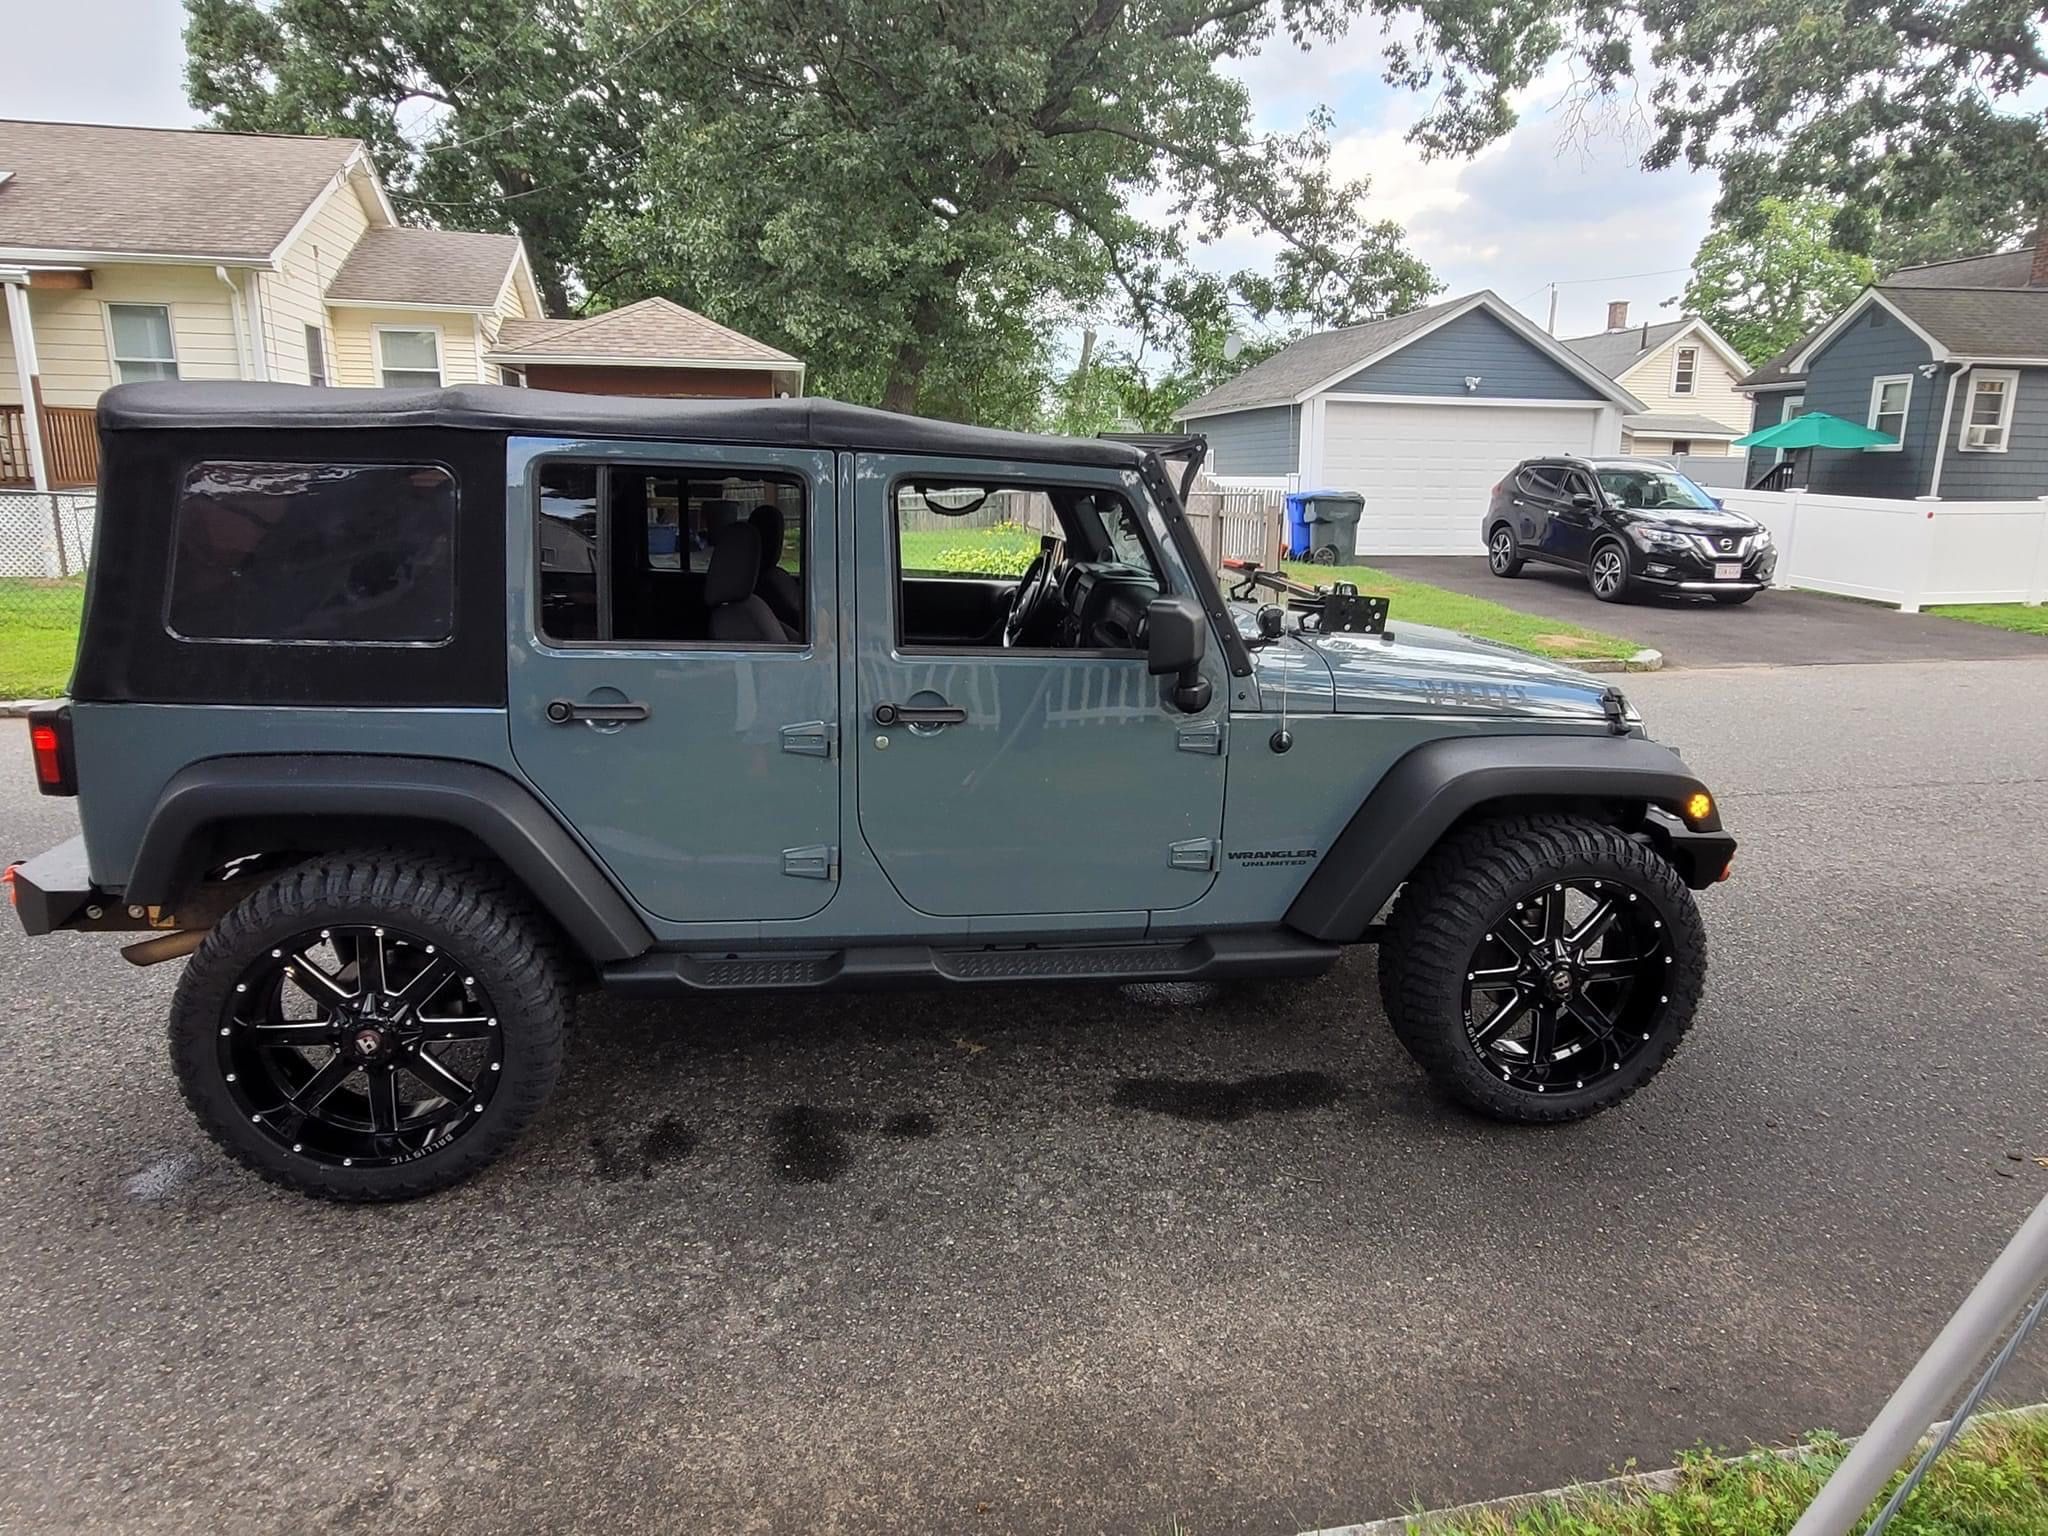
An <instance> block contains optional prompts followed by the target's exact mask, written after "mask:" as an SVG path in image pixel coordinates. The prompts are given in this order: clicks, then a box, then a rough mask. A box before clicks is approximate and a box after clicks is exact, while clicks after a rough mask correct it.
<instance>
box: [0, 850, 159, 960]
mask: <svg viewBox="0 0 2048 1536" xmlns="http://www.w3.org/2000/svg"><path fill="white" fill-rule="evenodd" d="M4 878H5V879H6V882H7V892H8V896H9V897H10V898H11V899H12V901H13V903H14V915H15V916H16V917H18V918H20V919H21V926H22V929H23V931H24V932H26V933H27V934H29V935H30V936H31V937H40V936H41V935H43V934H46V933H56V932H58V931H59V930H62V929H79V930H84V931H90V932H115V931H123V930H133V929H137V928H148V927H150V926H151V924H150V921H149V917H148V915H147V914H146V913H145V914H142V915H139V916H130V915H129V910H128V908H127V906H126V905H125V904H123V902H122V900H121V898H120V897H119V896H118V895H115V894H112V893H110V892H107V891H103V890H101V889H100V888H99V887H98V886H96V885H94V884H93V883H92V873H91V871H90V870H89V869H88V868H87V867H86V862H85V839H84V837H82V836H81V837H74V838H72V839H71V841H70V842H68V843H59V844H58V845H57V846H56V847H54V848H52V849H50V850H49V851H48V852H47V853H39V854H37V855H36V856H35V857H34V858H32V859H28V860H25V861H23V862H22V863H19V864H15V865H11V866H9V868H8V869H7V871H6V875H5V877H4Z"/></svg>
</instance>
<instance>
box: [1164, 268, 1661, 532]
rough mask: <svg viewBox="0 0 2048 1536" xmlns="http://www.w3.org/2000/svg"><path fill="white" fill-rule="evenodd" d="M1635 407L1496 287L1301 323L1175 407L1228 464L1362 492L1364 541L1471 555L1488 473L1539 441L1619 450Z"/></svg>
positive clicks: (1307, 484)
mask: <svg viewBox="0 0 2048 1536" xmlns="http://www.w3.org/2000/svg"><path fill="white" fill-rule="evenodd" d="M1643 410H1644V405H1643V402H1642V401H1641V400H1638V399H1637V398H1636V397H1635V396H1634V395H1632V394H1630V393H1629V392H1628V390H1627V389H1626V388H1624V387H1623V386H1622V385H1621V384H1620V383H1618V382H1617V381H1616V380H1614V379H1611V378H1609V377H1608V376H1607V375H1606V374H1605V373H1603V372H1601V370H1600V369H1599V368H1597V367H1596V366H1594V365H1593V364H1592V363H1590V362H1588V361H1587V360H1586V359H1584V358H1582V357H1580V356H1578V355H1577V354H1576V353H1575V352H1573V351H1572V350H1571V349H1570V348H1569V347H1566V346H1565V345H1564V344H1562V343H1561V342H1559V341H1557V340H1556V339H1555V338H1553V337H1551V336H1548V335H1545V334H1544V332H1543V330H1542V329H1541V328H1540V327H1539V326H1537V325H1535V324H1534V323H1532V322H1531V321H1530V320H1529V319H1528V318H1527V317H1526V316H1524V315H1523V314H1521V313H1520V312H1519V311H1518V310H1516V309H1515V308H1514V307H1513V306H1512V305H1509V304H1507V303H1505V302H1503V301H1502V300H1501V298H1500V297H1499V296H1498V295H1496V294H1493V293H1489V292H1480V293H1473V294H1467V295H1465V296H1464V297H1462V298H1456V299H1447V300H1445V301H1444V302H1443V303H1441V304H1431V305H1427V306H1425V307H1424V308H1421V309H1415V310H1410V311H1409V312H1408V313H1407V314H1405V315H1395V316H1392V317H1390V318H1388V319H1385V320H1375V321H1371V322H1369V323H1368V324H1365V325H1354V326H1348V327H1346V328H1345V329H1343V330H1337V331H1323V332H1320V333H1318V334H1316V335H1313V336H1304V337H1302V338H1301V339H1300V340H1299V341H1297V342H1295V343H1294V344H1293V345H1291V346H1289V347H1287V348H1285V349H1284V350H1282V351H1280V352H1277V353H1275V354H1274V355H1273V356H1271V357H1269V358H1267V359H1266V360H1265V361H1264V362H1262V363H1259V364H1257V365H1255V366H1253V367H1251V368H1247V369H1246V370H1245V371H1244V372H1243V373H1241V374H1239V375H1237V377H1235V378H1233V379H1230V380H1227V381H1226V382H1224V383H1223V384H1221V385H1219V386H1217V387H1216V388H1215V389H1213V390H1211V391H1210V392H1209V393H1208V394H1206V395H1204V396H1202V398H1201V399H1199V400H1196V401H1194V402H1193V403H1192V404H1190V405H1189V406H1188V407H1187V409H1186V411H1184V412H1183V413H1182V416H1183V420H1182V425H1183V427H1184V428H1185V430H1188V431H1191V432H1200V433H1202V434H1203V435H1205V436H1206V437H1207V438H1208V439H1209V454H1210V470H1211V472H1212V473H1213V474H1216V475H1218V476H1221V477H1225V478H1237V477H1257V478H1267V479H1272V480H1275V481H1291V482H1293V483H1294V484H1297V485H1299V486H1301V487H1303V488H1305V489H1323V488H1330V489H1335V490H1347V491H1357V492H1359V493H1361V494H1362V495H1363V496H1364V497H1365V514H1364V516H1363V517H1362V518H1361V519H1360V520H1359V539H1358V549H1359V552H1360V553H1365V554H1475V555H1476V554H1478V553H1480V550H1481V544H1480V538H1479V522H1480V518H1481V516H1482V515H1483V514H1484V512H1485V510H1486V504H1487V499H1488V497H1489V496H1490V495H1491V493H1492V490H1493V486H1494V483H1495V482H1496V481H1498V480H1499V479H1500V478H1501V476H1502V475H1504V474H1506V473H1507V472H1508V471H1509V470H1510V469H1512V468H1513V467H1514V466H1515V465H1516V464H1518V463H1519V462H1521V461H1522V460H1523V459H1526V458H1531V457H1533V456H1535V455H1538V454H1546V453H1603V454H1611V453H1618V452H1619V451H1620V449H1621V441H1622V418H1623V417H1624V416H1625V415H1633V414H1638V413H1640V412H1642V411H1643Z"/></svg>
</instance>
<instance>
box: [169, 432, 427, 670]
mask: <svg viewBox="0 0 2048 1536" xmlns="http://www.w3.org/2000/svg"><path fill="white" fill-rule="evenodd" d="M455 514H456V488H455V477H454V476H453V475H452V474H450V473H449V472H448V470H446V469H445V468H443V467H442V466H440V465H438V464H297V463H256V462H239V461H238V462H228V461H218V460H216V461H210V462H206V463H200V464H195V465H193V466H192V468H191V469H190V470H188V471H187V472H186V475H185V481H184V485H183V488H182V490H181V492H180V494H179V497H178V510H177V527H176V530H175V532H174V534H173V537H172V552H171V582H170V597H169V600H168V602H167V604H166V611H165V622H166V625H167V627H168V628H169V629H170V631H171V633H172V634H174V635H176V636H177V637H178V638H180V639H182V640H247V641H268V642H272V643H278V644H294V643H296V644H328V645H438V644H440V643H442V642H444V641H446V640H447V639H449V637H450V636H452V635H453V634H454V632H455Z"/></svg>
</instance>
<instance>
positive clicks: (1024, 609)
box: [1003, 550, 1052, 649]
mask: <svg viewBox="0 0 2048 1536" xmlns="http://www.w3.org/2000/svg"><path fill="white" fill-rule="evenodd" d="M1051 588H1052V558H1051V557H1050V556H1049V555H1047V554H1046V552H1045V551H1044V550H1040V551H1039V552H1038V555H1037V557H1036V558H1035V559H1033V560H1032V562H1031V564H1030V565H1028V566H1026V567H1025V569H1024V579H1023V580H1022V581H1020V582H1018V583H1017V590H1016V592H1015V594H1014V595H1013V596H1012V597H1011V598H1010V611H1009V614H1008V615H1007V616H1006V617H1005V618H1004V619H1003V646H1004V648H1005V649H1008V648H1010V647H1012V646H1018V645H1022V644H1023V643H1024V637H1025V636H1026V635H1028V634H1029V633H1030V632H1031V626H1032V625H1033V624H1034V623H1036V622H1037V620H1038V611H1039V610H1040V609H1041V608H1043V607H1044V606H1045V595H1046V593H1047V592H1048V591H1050V590H1051Z"/></svg>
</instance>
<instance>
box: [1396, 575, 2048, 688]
mask: <svg viewBox="0 0 2048 1536" xmlns="http://www.w3.org/2000/svg"><path fill="white" fill-rule="evenodd" d="M1368 563H1369V564H1371V565H1372V566H1373V567H1374V568H1375V569H1378V570H1382V571H1386V572H1387V573H1388V574H1389V575H1395V576H1405V577H1407V578H1409V579H1410V580H1411V581H1426V582H1430V583H1431V584H1433V585H1435V586H1439V587H1448V588H1450V589H1451V590H1452V591H1453V592H1465V593H1469V594H1470V595H1471V596H1473V597H1483V598H1486V599H1488V600H1489V601H1491V602H1496V603H1502V604H1505V605H1506V606H1507V607H1510V608H1515V609H1519V610H1520V611H1521V612H1523V613H1539V614H1542V615H1544V616H1545V617H1547V618H1553V619H1564V620H1567V621H1568V622H1570V623H1574V624H1583V625H1585V626H1586V627H1587V628H1588V629H1598V630H1604V631H1605V632H1606V633H1608V634H1611V635H1623V636H1626V637H1627V638H1629V639H1631V640H1640V641H1641V642H1642V643H1643V644H1644V645H1647V646H1652V647H1654V648H1656V649H1657V650H1660V651H1662V652H1663V653H1664V660H1665V662H1666V663H1667V664H1668V665H1671V666H1678V667H1739V666H1749V665H1757V664H1763V665H1783V664H1791V663H1801V662H1869V661H1914V660H1942V661H1969V660H1989V659H1993V658H1997V657H2005V656H2036V657H2048V637H2044V636H2041V635H2016V634H2012V633H2011V632H2009V631H2007V630H2002V629H1993V628H1991V627H1990V626H1989V625H1985V624H1965V623H1963V622H1961V621H1960V620H1958V619H1944V618H1939V617H1937V616H1935V615H1933V614H1926V613H1899V612H1897V611H1896V610H1894V609H1891V608H1880V607H1878V606H1877V605H1876V604H1874V603H1859V602H1856V601H1854V600H1852V599H1850V598H1844V597H1828V596H1826V595H1824V594H1822V593H1819V592H1793V591H1774V592H1765V593H1762V594H1761V595H1759V596H1758V597H1756V598H1755V599H1754V600H1753V601H1751V602H1749V603H1746V604H1744V605H1743V606H1742V607H1740V608H1723V607H1721V606H1720V605H1719V604H1717V603H1715V602H1713V601H1711V600H1710V599H1707V598H1673V597H1652V598H1644V599H1639V600H1637V601H1636V602H1632V603H1624V604H1620V605H1616V604H1613V603H1603V602H1601V601H1600V600H1599V599H1598V598H1596V597H1594V596H1593V594H1592V592H1591V591H1590V590H1588V589H1587V586H1586V579H1585V577H1583V576H1581V575H1579V574H1578V573H1577V572H1576V571H1567V570H1563V569H1560V568H1559V567H1557V566H1543V565H1534V564H1531V565H1525V566H1523V567H1522V574H1521V575H1519V576H1517V577H1515V578H1514V579H1513V580H1511V581H1503V580H1501V579H1500V578H1499V577H1497V576H1495V575H1494V574H1493V573H1492V572H1490V571H1489V570H1487V568H1486V560H1485V558H1484V557H1483V556H1480V555H1429V556H1422V555H1403V556H1395V555H1389V556H1386V557H1384V558H1380V559H1369V561H1368ZM1394 617H1395V618H1396V619H1398V618H1399V617H1400V611H1399V609H1398V608H1397V609H1396V610H1395V613H1394Z"/></svg>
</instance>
